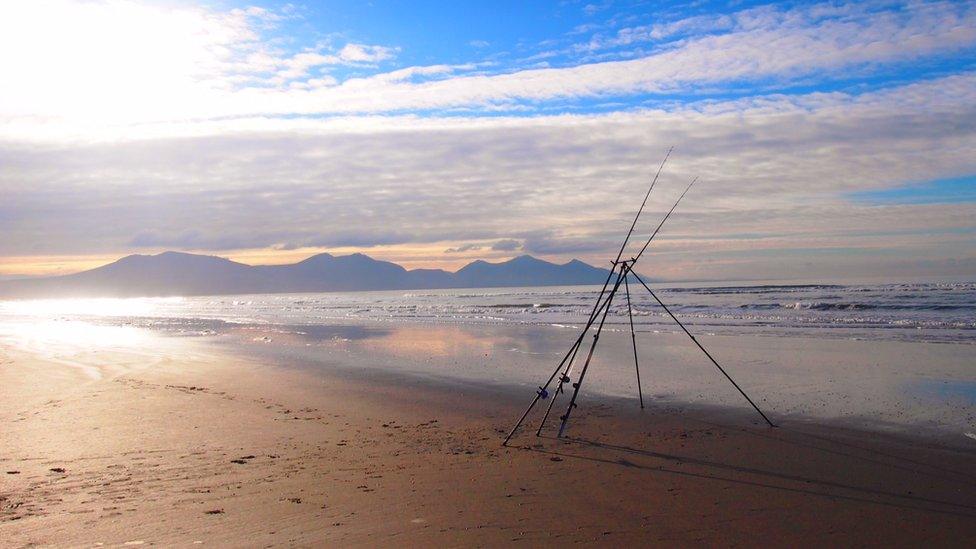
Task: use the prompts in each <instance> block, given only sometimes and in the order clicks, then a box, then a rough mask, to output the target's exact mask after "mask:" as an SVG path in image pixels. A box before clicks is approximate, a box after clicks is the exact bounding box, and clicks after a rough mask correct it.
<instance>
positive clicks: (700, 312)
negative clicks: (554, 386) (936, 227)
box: [0, 282, 976, 344]
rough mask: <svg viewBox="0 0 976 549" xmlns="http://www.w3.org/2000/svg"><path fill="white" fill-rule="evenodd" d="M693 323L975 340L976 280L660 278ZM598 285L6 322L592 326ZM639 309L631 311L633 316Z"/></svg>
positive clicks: (255, 298) (292, 299)
mask: <svg viewBox="0 0 976 549" xmlns="http://www.w3.org/2000/svg"><path fill="white" fill-rule="evenodd" d="M651 288H652V289H653V290H654V292H655V293H656V294H657V296H658V297H659V298H660V299H661V301H662V302H664V304H665V305H667V306H668V308H669V309H670V310H671V312H672V313H674V315H675V316H676V317H677V318H678V320H680V321H681V322H682V323H684V324H685V325H686V326H687V327H688V328H689V329H692V330H693V331H696V332H699V333H707V334H721V335H740V334H741V335H758V336H773V337H775V336H790V337H817V338H842V339H860V340H897V341H922V342H937V343H964V344H973V343H976V282H913V283H888V284H822V283H820V284H818V283H810V284H795V283H791V284H783V283H771V282H762V283H714V284H668V283H658V284H652V285H651ZM600 289H601V288H600V287H599V286H557V287H553V286H550V287H531V288H488V289H469V288H466V289H450V290H397V291H376V292H346V293H316V294H268V295H237V296H207V297H176V298H147V299H119V300H111V299H95V300H57V301H52V302H49V303H45V302H43V301H41V302H17V301H12V302H0V320H2V319H3V318H7V319H8V320H9V319H12V318H15V317H16V318H19V319H21V320H23V319H25V317H30V316H33V315H47V316H52V315H54V316H57V315H61V316H62V317H64V318H66V319H77V320H87V321H94V322H99V323H111V324H125V325H133V326H138V327H145V328H151V329H155V330H161V331H165V332H169V333H177V334H185V335H195V334H206V333H210V332H213V331H219V330H220V329H222V328H225V327H226V326H227V325H254V326H317V325H336V324H348V323H356V322H389V323H397V322H408V323H434V324H500V325H550V326H557V327H559V326H567V327H575V326H582V324H583V323H585V321H586V319H587V318H588V316H589V314H590V311H591V310H592V308H593V305H594V303H595V302H596V299H597V296H598V295H599V292H600ZM629 301H630V303H629V305H628V293H627V292H626V291H621V292H619V293H618V294H617V295H616V297H615V298H614V300H613V302H612V304H611V307H610V314H609V315H608V318H607V325H606V329H608V330H611V331H612V330H627V331H629V330H630V318H631V317H632V318H633V322H634V329H635V331H637V332H678V331H679V330H680V327H679V326H678V325H677V324H676V323H675V322H674V320H673V319H672V318H671V317H670V316H669V315H668V314H667V313H666V312H665V311H664V309H663V308H662V307H661V306H660V305H658V303H657V302H656V301H655V300H654V299H653V298H652V297H651V295H650V294H649V293H648V292H647V290H645V289H644V288H643V287H641V286H635V285H633V284H631V285H630V288H629ZM628 308H629V310H630V311H631V312H632V315H628Z"/></svg>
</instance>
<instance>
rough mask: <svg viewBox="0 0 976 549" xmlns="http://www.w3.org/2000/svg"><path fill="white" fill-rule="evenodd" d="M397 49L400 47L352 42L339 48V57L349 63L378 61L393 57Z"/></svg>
mask: <svg viewBox="0 0 976 549" xmlns="http://www.w3.org/2000/svg"><path fill="white" fill-rule="evenodd" d="M397 51H398V48H388V47H385V46H369V45H366V44H351V43H350V44H346V45H345V46H343V47H342V49H341V50H339V53H338V55H337V57H338V58H339V59H340V60H342V61H345V62H347V63H378V62H380V61H386V60H388V59H393V57H394V56H395V55H396V52H397Z"/></svg>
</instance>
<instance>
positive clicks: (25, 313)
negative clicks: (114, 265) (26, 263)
mask: <svg viewBox="0 0 976 549" xmlns="http://www.w3.org/2000/svg"><path fill="white" fill-rule="evenodd" d="M181 301H183V298H182V297H165V298H67V299H35V300H22V301H0V314H7V315H11V316H19V317H30V318H55V317H60V316H81V317H127V316H132V317H135V316H150V315H151V314H153V313H154V312H155V311H157V310H158V306H159V305H162V304H170V303H179V302H181Z"/></svg>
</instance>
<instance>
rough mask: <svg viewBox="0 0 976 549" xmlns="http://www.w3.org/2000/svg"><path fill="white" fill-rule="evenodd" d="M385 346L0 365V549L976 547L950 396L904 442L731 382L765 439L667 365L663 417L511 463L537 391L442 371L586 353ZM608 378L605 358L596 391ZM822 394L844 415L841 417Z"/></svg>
mask: <svg viewBox="0 0 976 549" xmlns="http://www.w3.org/2000/svg"><path fill="white" fill-rule="evenodd" d="M363 329H364V328H363V327H362V326H359V327H356V326H352V327H346V328H345V331H344V332H343V333H344V334H345V335H347V336H348V335H351V334H352V333H354V332H355V331H356V330H363ZM385 330H386V331H381V332H382V334H383V335H376V334H375V333H374V334H373V336H372V337H365V336H364V337H361V338H359V339H356V338H354V337H343V338H337V337H332V336H330V337H319V338H318V341H319V343H318V344H315V345H313V344H312V343H310V341H309V340H308V339H302V338H295V337H294V334H291V335H289V334H283V333H281V331H280V330H279V331H276V332H274V333H273V334H272V333H270V332H261V331H254V330H253V329H249V331H244V332H243V335H242V333H241V331H240V330H238V331H237V332H235V333H233V334H225V335H223V336H220V337H209V338H207V337H204V338H185V337H184V338H181V337H172V336H165V335H160V334H148V335H146V334H143V335H141V336H140V337H141V339H134V340H133V341H131V342H130V344H129V345H125V346H120V345H115V344H105V345H95V344H94V340H93V341H92V342H90V343H92V344H88V345H75V346H74V347H72V348H71V349H73V350H70V349H69V348H68V347H63V348H56V347H52V346H50V345H45V348H47V349H52V348H53V349H55V352H48V353H39V352H37V350H36V349H34V350H32V349H31V348H30V347H29V346H24V347H18V346H14V345H9V344H5V345H4V346H2V347H0V386H2V387H3V389H2V395H3V398H2V399H0V400H2V404H0V421H2V424H3V430H2V433H0V448H2V455H0V469H2V471H0V473H2V478H0V482H2V484H0V487H2V488H0V498H2V499H0V540H2V545H3V546H10V547H24V546H32V545H59V546H65V545H69V546H94V545H105V546H119V545H126V544H128V545H141V544H147V545H148V544H157V545H174V544H179V545H189V544H204V545H223V546H227V545H230V546H244V547H262V546H270V545H292V546H312V545H323V544H325V545H342V546H376V545H391V544H400V545H405V546H431V545H436V546H462V545H464V546H470V545H502V544H507V543H515V542H521V543H526V544H533V545H564V544H566V543H577V542H581V543H596V544H602V545H608V546H609V545H622V544H637V543H641V544H652V543H656V544H667V545H693V544H697V545H701V544H705V545H755V544H757V543H762V544H765V545H775V546H786V545H791V546H793V545H807V546H812V545H823V544H831V545H886V546H917V545H920V544H923V543H931V544H938V545H940V546H971V545H972V544H973V542H974V541H976V520H974V519H976V440H973V439H971V438H970V437H968V436H966V435H965V433H964V432H959V430H958V427H959V425H957V423H958V422H959V421H962V422H963V423H964V422H965V418H966V417H967V416H966V414H970V415H969V416H968V417H970V418H971V417H972V416H971V414H972V408H971V406H970V405H969V404H967V403H966V402H962V403H961V404H955V405H952V403H953V402H955V401H954V400H953V399H952V398H944V399H943V402H949V403H950V404H948V405H944V406H943V407H944V408H946V409H953V408H954V409H957V410H956V411H957V412H959V410H958V409H959V408H960V407H961V409H962V412H961V413H962V415H961V416H959V415H953V414H951V413H948V415H946V414H947V413H937V414H934V415H928V414H924V413H918V414H916V413H915V412H911V410H924V409H927V408H928V407H927V406H926V405H925V400H924V399H923V400H921V401H918V402H916V403H915V404H911V399H906V402H907V403H906V405H905V410H906V411H905V412H904V417H902V418H901V420H900V421H899V418H898V415H897V414H894V415H893V416H892V417H891V418H888V420H884V421H881V420H878V419H875V420H874V421H866V420H865V419H864V416H865V410H870V409H871V406H870V405H868V406H866V407H864V406H854V405H853V404H852V405H850V407H849V410H848V411H847V412H844V411H843V410H841V411H840V413H834V414H824V413H821V414H813V413H810V412H809V411H808V410H810V409H813V408H814V406H815V404H811V403H815V402H817V400H816V399H814V400H810V401H809V402H805V403H800V402H797V405H796V407H795V409H790V408H788V407H786V406H785V405H784V404H783V402H784V401H787V400H790V398H793V397H789V396H788V395H790V394H803V393H810V392H820V393H822V394H823V395H826V394H827V393H828V392H833V393H845V391H843V390H841V389H840V388H838V387H836V386H834V387H833V388H832V389H831V390H830V391H827V390H824V389H823V388H824V387H828V388H830V387H831V385H830V384H829V383H828V382H827V381H825V382H824V384H823V385H822V386H820V388H818V387H816V386H800V387H797V388H795V390H794V392H792V393H791V392H790V391H787V392H786V393H782V394H781V396H780V397H775V396H774V395H771V394H769V391H767V390H765V389H764V387H765V385H764V384H763V383H760V381H761V379H762V378H764V377H768V376H766V375H765V374H764V372H763V371H762V369H761V368H760V369H758V370H755V369H754V370H744V369H743V368H741V366H740V367H739V368H738V369H737V371H738V372H739V373H740V374H741V376H740V381H742V382H743V385H744V386H745V387H748V388H752V390H753V391H754V392H753V396H757V402H758V403H759V404H760V405H761V406H763V407H765V409H766V411H767V412H768V413H769V414H770V417H771V418H772V419H773V420H774V421H775V422H776V423H777V425H778V427H776V428H770V427H768V426H766V425H765V424H763V423H762V420H761V418H759V417H758V415H756V414H755V412H754V411H752V410H751V409H749V408H748V407H747V405H746V404H744V403H743V402H734V401H733V400H731V398H730V399H728V400H727V401H726V400H722V399H715V398H704V395H707V394H708V393H707V392H703V398H702V399H699V400H695V399H690V400H689V399H687V398H675V397H674V395H671V396H669V395H668V393H667V391H663V390H661V386H656V383H657V382H656V381H655V376H656V375H657V376H658V377H659V378H660V379H661V380H664V379H671V378H674V377H676V376H675V375H671V374H667V375H665V374H663V373H661V374H657V373H656V372H658V371H661V372H667V371H668V369H674V371H675V372H677V373H679V374H686V375H687V376H689V377H691V378H692V379H693V380H694V379H695V378H703V377H704V376H705V375H706V374H705V373H706V372H708V370H706V369H703V367H702V366H701V362H700V360H701V357H699V356H696V355H695V354H692V353H690V352H688V353H687V354H683V353H685V351H681V352H677V351H671V352H670V353H668V354H666V355H665V356H667V357H670V358H669V359H668V360H667V361H665V362H658V363H655V362H654V361H653V360H649V361H646V362H645V365H644V369H645V370H644V372H643V375H644V376H645V377H644V379H645V384H646V385H645V386H644V388H645V399H646V400H647V408H646V409H644V410H641V409H640V408H639V407H638V405H637V402H636V398H635V396H634V395H623V394H619V395H615V394H612V393H613V392H612V391H607V393H608V394H598V393H587V392H586V391H583V392H582V393H581V400H580V406H579V408H578V409H577V410H576V411H575V412H574V416H573V418H572V420H571V422H570V425H569V428H568V430H567V433H566V437H565V438H563V439H556V438H555V436H554V435H555V428H556V423H555V421H553V420H550V422H549V425H548V427H547V429H546V430H545V431H544V432H543V436H541V437H537V436H536V434H535V430H536V427H537V425H538V419H539V418H538V414H536V413H534V414H533V415H532V416H530V422H529V423H528V424H527V426H526V428H525V429H523V430H522V431H520V432H519V433H518V434H517V435H516V437H515V438H514V439H513V440H512V443H511V444H510V446H508V447H503V446H502V445H501V442H502V439H503V438H504V435H505V433H506V432H507V430H508V429H509V428H510V427H511V425H512V424H513V423H514V420H515V419H516V418H517V417H518V415H519V414H520V413H521V411H522V410H523V408H524V407H525V405H526V404H528V402H529V400H530V399H531V397H532V396H533V387H532V386H531V385H528V384H527V382H523V381H521V378H518V377H516V378H515V379H516V381H515V382H506V381H505V379H504V378H505V377H507V376H504V375H502V376H500V377H498V378H497V379H496V378H495V377H491V378H490V379H488V378H484V379H478V378H477V377H472V376H471V375H470V374H465V375H464V376H458V377H451V376H445V375H435V374H434V373H432V372H436V371H441V372H442V371H444V370H445V369H446V368H448V367H449V365H450V364H455V363H457V364H461V363H463V364H466V365H467V366H469V367H470V366H472V365H474V366H475V367H487V365H491V364H498V363H501V362H505V363H506V367H507V368H508V369H511V370H512V371H518V370H523V369H524V370H528V372H526V379H528V378H540V379H539V383H541V382H544V378H545V376H546V375H548V373H549V371H548V370H549V369H550V368H545V369H543V366H542V365H543V364H550V367H551V366H554V363H553V362H552V361H551V360H550V359H551V356H552V355H553V353H554V352H556V349H558V348H559V347H561V346H564V345H566V344H567V334H568V333H569V332H567V331H565V330H558V329H554V328H549V329H548V330H550V331H548V332H546V334H548V335H546V336H544V337H540V336H535V337H533V338H532V341H543V340H545V341H547V342H548V343H546V344H545V345H551V346H552V349H549V348H548V347H536V348H535V350H534V351H530V350H527V349H522V350H524V351H526V352H524V353H515V352H508V353H504V352H500V351H499V349H509V348H510V347H512V345H513V342H512V339H511V337H510V336H511V333H513V332H512V330H515V329H513V328H504V329H501V328H495V329H489V328H486V327H464V328H457V327H454V328H451V327H443V326H442V327H437V326H423V325H409V324H406V325H403V324H401V325H398V328H397V329H396V330H392V329H390V328H389V327H385ZM518 330H521V331H522V332H524V331H525V329H524V328H521V329H518ZM518 330H516V331H518ZM394 332H398V333H399V335H397V336H393V335H391V333H394ZM96 333H98V332H96ZM465 334H467V335H468V339H464V337H465ZM471 334H483V335H484V334H487V335H485V337H484V338H483V339H486V340H490V341H494V342H496V344H493V345H487V344H479V343H478V342H477V340H476V339H470V337H471ZM505 334H508V339H505V338H504V337H503V336H504V335H505ZM625 335H629V334H622V333H621V334H616V335H614V336H612V337H619V338H623V337H624V336H625ZM320 336H321V334H320ZM289 337H290V338H291V339H289ZM657 337H658V339H653V338H652V339H651V340H650V341H651V344H652V345H651V346H652V347H653V348H654V349H658V350H661V349H664V350H666V349H668V348H670V347H672V346H675V347H677V346H679V342H678V340H677V339H673V338H676V337H677V336H675V335H674V334H661V335H658V336H657ZM703 340H704V341H706V342H708V344H709V348H710V349H712V350H713V352H714V353H715V354H716V355H717V356H721V357H726V358H737V357H741V356H753V357H754V358H756V359H759V358H762V357H767V358H770V359H772V360H774V361H776V360H779V359H780V358H781V357H783V356H806V357H807V360H814V361H816V362H821V361H822V362H825V363H829V362H830V360H833V359H831V358H830V356H831V355H830V354H829V353H828V352H827V350H828V349H833V350H834V351H835V352H837V353H840V354H841V355H843V356H846V357H847V359H848V361H847V363H848V364H851V363H857V362H858V361H859V360H864V361H869V359H868V358H867V357H869V356H871V357H873V358H871V359H870V361H873V362H871V363H872V364H875V363H880V362H883V361H888V362H891V361H895V362H897V361H898V360H903V361H916V360H919V357H923V358H927V359H928V361H929V363H930V364H929V366H930V371H932V372H940V371H942V372H943V374H944V375H943V376H942V378H946V377H949V378H951V375H950V374H951V373H952V372H953V371H954V370H953V365H956V369H958V365H959V364H963V363H969V364H971V362H965V361H967V360H969V359H971V358H972V356H973V346H971V345H940V344H929V347H926V346H925V344H918V343H914V344H905V343H902V344H899V343H898V342H885V343H878V342H854V341H849V342H836V341H833V342H832V341H826V342H817V341H815V340H802V339H788V338H778V339H777V338H762V337H756V338H751V339H745V340H744V339H743V338H726V339H723V338H721V337H712V338H707V339H703ZM7 341H8V342H9V340H7ZM622 341H626V339H622ZM486 345H487V346H486ZM540 345H541V344H540ZM613 347H616V346H613V345H611V346H610V348H613ZM514 348H516V349H518V348H519V347H518V346H517V345H516V346H515V347H514ZM681 348H682V349H684V348H685V347H681ZM309 349H313V350H314V352H312V351H310V350H309ZM736 349H738V350H736ZM909 349H914V350H915V353H916V355H915V356H913V355H912V353H911V352H908V350H909ZM529 352H535V353H538V355H529V354H528V353H529ZM647 352H649V353H650V350H648V351H647ZM608 353H610V351H608ZM622 356H625V355H622ZM811 356H815V358H814V359H810V357H811ZM522 357H534V358H532V359H531V361H529V362H526V361H525V359H524V358H522ZM820 357H826V358H825V359H824V360H821V358H820ZM898 357H901V358H898ZM615 361H616V355H614V354H612V353H611V354H608V355H607V357H606V361H605V362H604V364H605V365H604V369H606V368H609V367H610V366H606V364H610V363H612V362H615ZM732 362H736V361H735V360H733V361H732ZM803 364H805V363H803ZM803 364H800V365H801V366H802V365H803ZM405 365H406V366H405ZM620 367H621V368H632V367H633V365H632V363H625V364H621V365H620ZM594 368H596V365H594ZM656 368H658V370H656ZM693 368H700V370H694V369H693ZM875 368H876V369H880V368H882V366H880V365H876V366H875ZM862 369H863V368H862ZM501 371H502V372H505V371H507V370H505V369H502V370H501ZM825 371H827V372H828V373H829V372H830V370H829V369H828V370H825ZM595 372H597V370H595ZM749 372H752V373H749ZM593 375H594V376H598V375H599V374H597V373H594V374H593ZM708 375H710V376H718V374H717V373H715V372H710V373H708ZM677 377H680V376H677ZM942 378H938V379H942ZM596 379H597V381H596V382H595V383H597V385H595V386H599V378H598V377H597V378H596ZM878 379H880V378H878ZM933 379H937V377H936V376H934V375H933ZM711 381H714V382H715V384H716V385H715V387H718V386H719V382H721V381H722V380H721V379H720V378H717V377H716V378H714V379H712V380H711ZM711 381H709V382H708V383H711ZM781 381H782V379H781V378H776V379H774V380H772V381H771V382H770V383H780V382H781ZM661 383H662V384H663V386H666V384H664V382H663V381H662V382H661ZM607 386H608V387H612V384H609V385H607ZM705 386H707V384H706V385H705ZM716 391H718V389H716ZM756 391H758V392H756ZM763 393H767V394H765V395H764V394H763ZM783 394H785V395H787V396H782V395H783ZM845 394H846V393H845ZM760 395H761V396H760ZM823 395H821V399H820V401H821V402H823V403H829V404H830V405H831V406H832V407H835V404H834V403H836V402H842V401H843V400H844V398H845V397H843V395H842V396H841V397H837V398H828V397H827V396H823ZM733 396H734V395H733ZM764 397H766V398H764ZM777 398H778V400H777ZM846 398H847V399H848V400H850V397H849V396H848V397H846ZM874 398H876V397H875V395H874V394H873V393H872V394H869V395H867V396H866V397H865V399H864V400H867V401H872V400H873V399H874ZM877 398H880V397H877ZM889 398H890V397H889ZM917 398H921V397H917ZM794 400H795V399H794ZM560 402H561V403H562V405H565V402H566V400H565V399H564V400H562V401H560ZM557 406H559V403H557ZM887 408H891V406H887V407H886V409H887ZM560 409H561V406H560ZM909 412H911V413H909ZM560 413H561V412H560ZM868 415H870V414H868ZM875 416H877V414H875ZM908 416H911V420H909V418H908ZM881 417H884V416H883V415H882V416H881ZM960 417H961V418H962V419H961V420H958V421H957V419H958V418H960ZM945 418H949V420H946V419H945ZM933 425H936V426H938V425H943V426H944V427H945V429H943V430H939V429H938V428H934V427H932V426H933ZM920 426H928V427H926V428H922V427H920ZM893 524H897V525H899V528H892V527H891V526H892V525H893Z"/></svg>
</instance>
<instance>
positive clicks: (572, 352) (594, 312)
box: [502, 145, 674, 446]
mask: <svg viewBox="0 0 976 549" xmlns="http://www.w3.org/2000/svg"><path fill="white" fill-rule="evenodd" d="M672 151H674V146H673V145H672V146H671V147H669V148H668V152H667V153H666V154H665V155H664V160H662V161H661V165H660V166H658V169H657V172H656V173H655V174H654V179H652V180H651V184H650V186H649V187H648V188H647V192H646V193H644V200H643V202H641V205H640V208H638V209H637V214H636V215H634V221H633V223H631V224H630V230H629V231H627V236H626V237H624V241H623V244H621V245H620V251H619V252H617V259H615V260H614V262H613V264H614V269H613V270H611V271H610V272H609V273H607V279H606V280H605V281H604V282H603V288H601V289H600V294H599V296H597V301H596V303H595V304H594V305H593V310H592V311H591V312H590V317H589V319H588V320H587V322H586V326H585V327H584V328H583V331H582V332H581V333H580V335H579V337H578V338H577V340H576V343H574V345H573V347H571V348H570V350H569V351H568V352H567V353H566V356H564V357H563V359H562V361H560V363H559V364H558V365H557V366H556V369H555V370H554V371H553V372H552V375H551V376H549V379H548V380H547V381H546V383H545V384H544V385H543V386H541V387H539V390H538V391H536V396H535V398H534V399H533V400H532V402H531V403H530V404H529V406H528V408H526V409H525V412H524V413H523V414H522V417H520V418H519V420H518V421H517V422H516V423H515V427H513V428H512V431H511V432H510V433H508V436H507V437H505V440H504V441H503V442H502V446H505V445H507V444H508V441H509V440H510V439H511V438H512V436H513V435H514V434H515V431H517V430H518V428H519V427H520V426H521V425H522V423H523V422H524V421H525V418H526V417H528V415H529V413H531V412H532V409H533V408H534V407H535V405H536V404H537V403H538V402H539V400H541V399H543V398H546V397H547V396H548V391H547V389H548V387H549V384H550V383H552V380H553V379H555V377H556V374H558V373H559V370H560V369H561V368H562V367H563V364H565V363H566V360H567V359H569V357H570V355H572V357H573V358H572V360H570V362H569V364H568V365H567V368H566V372H567V373H568V372H569V367H571V366H572V364H573V361H574V360H575V359H576V351H577V350H578V348H579V346H580V344H581V343H582V341H583V337H584V336H585V335H586V332H587V331H588V330H589V329H590V326H592V325H593V322H594V321H595V320H596V317H597V316H598V315H599V312H598V309H599V308H600V301H601V300H602V299H603V295H604V294H605V293H606V291H607V286H609V285H610V280H611V279H612V278H613V273H614V271H615V270H616V265H617V263H618V262H619V261H620V258H621V256H623V253H624V250H625V249H626V248H627V244H628V242H629V241H630V237H631V235H632V234H633V233H634V228H635V227H637V221H638V220H639V219H640V216H641V214H642V213H643V212H644V207H645V206H646V205H647V199H648V197H649V196H650V195H651V191H652V190H654V185H656V184H657V180H658V178H659V177H660V176H661V172H662V171H663V170H664V165H665V164H667V162H668V158H670V157H671V152H672ZM618 285H619V284H618ZM611 298H612V295H611V297H610V298H608V299H607V300H606V302H605V303H604V306H608V305H609V303H610V299H611ZM566 378H567V375H566V373H564V374H563V376H562V377H561V378H560V383H561V385H560V387H559V389H560V390H561V389H562V384H564V383H566V382H565V381H563V380H565V379H566ZM549 408H550V409H551V408H552V406H551V404H550V406H549ZM546 415H547V416H548V410H547V412H546ZM540 432H541V429H540Z"/></svg>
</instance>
